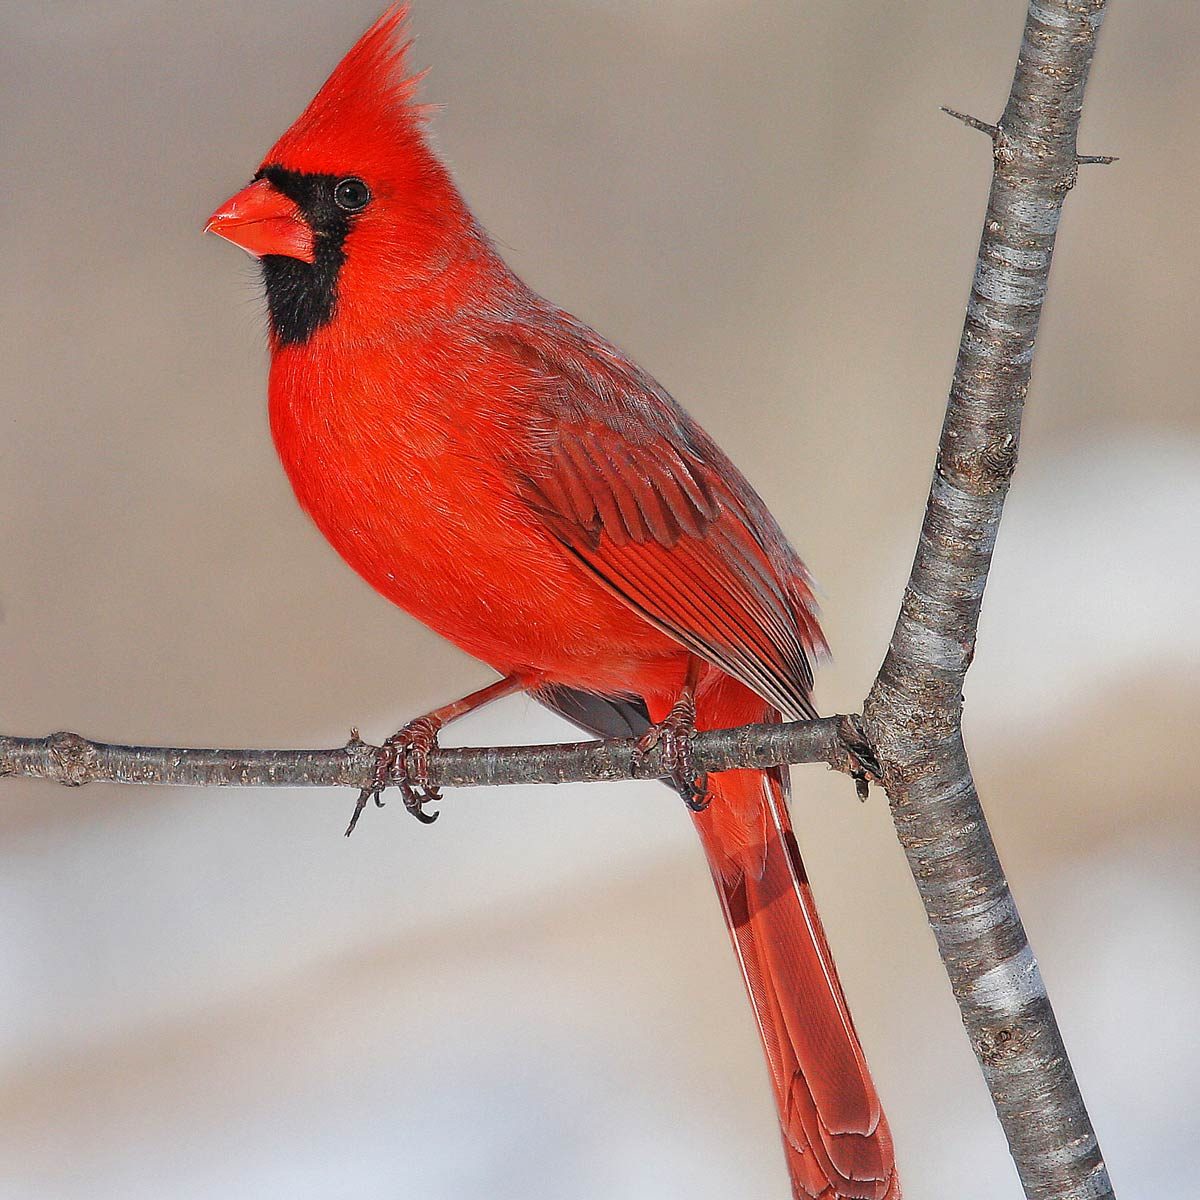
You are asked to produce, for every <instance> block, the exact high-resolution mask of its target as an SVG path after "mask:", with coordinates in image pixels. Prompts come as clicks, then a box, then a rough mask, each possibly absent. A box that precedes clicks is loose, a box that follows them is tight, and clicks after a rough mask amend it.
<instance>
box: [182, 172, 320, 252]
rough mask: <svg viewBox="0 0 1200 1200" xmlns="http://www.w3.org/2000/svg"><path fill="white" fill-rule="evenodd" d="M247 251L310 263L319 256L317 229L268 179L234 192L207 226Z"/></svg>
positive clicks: (205, 229) (212, 231)
mask: <svg viewBox="0 0 1200 1200" xmlns="http://www.w3.org/2000/svg"><path fill="white" fill-rule="evenodd" d="M204 232H205V233H215V234H217V235H218V236H219V237H223V238H224V239H225V240H226V241H228V242H232V243H233V244H234V245H235V246H241V248H242V249H243V250H245V251H246V253H247V254H252V255H253V256H254V257H255V258H262V257H263V255H265V254H281V255H284V256H285V257H287V258H298V259H300V260H301V261H302V262H306V263H310V262H312V261H313V260H314V259H315V258H316V252H315V249H314V242H313V231H312V228H311V227H310V226H309V224H308V222H307V221H305V219H304V217H303V216H302V215H301V213H300V209H299V208H298V207H297V206H296V204H295V203H294V202H293V201H291V200H289V199H288V198H287V197H286V196H285V195H284V194H283V193H282V192H281V191H279V189H278V188H276V187H274V186H273V185H272V184H271V183H269V182H268V181H267V180H265V179H259V180H258V181H257V182H255V183H252V184H250V185H249V187H244V188H243V189H242V190H241V191H240V192H238V194H237V195H236V196H231V197H230V198H229V199H228V200H226V201H225V203H224V204H222V205H221V207H220V208H218V209H217V211H216V212H215V213H213V215H212V216H211V217H209V218H208V223H207V224H206V225H205V226H204Z"/></svg>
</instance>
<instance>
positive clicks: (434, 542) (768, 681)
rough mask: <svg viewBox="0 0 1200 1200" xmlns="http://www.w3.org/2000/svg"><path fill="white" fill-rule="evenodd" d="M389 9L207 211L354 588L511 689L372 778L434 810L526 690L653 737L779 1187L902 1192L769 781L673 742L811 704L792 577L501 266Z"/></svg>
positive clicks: (656, 400)
mask: <svg viewBox="0 0 1200 1200" xmlns="http://www.w3.org/2000/svg"><path fill="white" fill-rule="evenodd" d="M406 15H407V10H406V8H405V7H403V6H399V7H393V8H391V9H389V10H388V11H387V12H386V13H385V14H384V15H383V16H382V17H381V18H380V20H379V21H378V22H376V24H375V25H374V26H372V28H371V29H370V30H368V31H367V33H366V34H365V35H364V36H363V37H362V38H361V39H360V40H359V42H358V43H357V44H356V45H355V46H354V48H353V49H352V50H351V51H350V52H349V53H348V54H347V55H346V57H345V58H344V59H343V60H342V62H341V63H340V64H339V65H338V66H337V68H336V69H335V70H334V72H333V74H332V75H331V76H330V77H329V79H328V81H327V82H326V83H325V85H324V86H323V87H322V88H321V90H320V92H319V93H318V94H317V96H316V98H315V99H314V100H313V101H312V103H311V104H310V105H309V107H308V108H307V109H306V110H305V112H304V114H303V115H302V116H301V117H300V119H299V120H298V121H297V122H296V123H295V124H294V125H293V126H292V127H291V129H289V130H288V131H287V133H285V134H284V135H283V137H282V138H281V139H280V140H279V141H278V142H277V143H276V145H275V146H274V147H273V148H272V149H271V151H270V152H269V153H268V154H267V156H266V158H265V159H264V160H263V163H262V165H261V166H260V167H259V169H258V172H257V173H256V174H255V176H254V180H253V182H251V183H250V184H249V185H248V186H247V187H246V188H244V189H243V190H242V191H240V192H238V193H237V195H235V196H234V197H232V198H231V199H230V200H229V201H227V202H226V203H225V204H223V205H222V206H221V207H220V208H219V209H217V211H216V212H215V213H213V215H212V217H211V218H210V219H209V222H208V225H207V228H208V229H209V230H211V231H212V232H214V233H218V234H220V235H221V236H222V237H224V238H227V239H228V240H229V241H231V242H233V243H235V244H236V245H239V246H241V247H242V248H244V249H245V250H248V251H249V252H250V253H251V254H253V255H255V256H256V257H258V258H260V259H261V260H262V271H263V276H264V279H265V285H266V294H267V301H268V309H269V316H270V346H271V372H270V388H269V393H270V416H271V431H272V434H273V437H274V440H275V445H276V447H277V449H278V451H279V456H280V458H281V459H282V461H283V465H284V468H285V470H286V471H287V474H288V478H289V479H290V480H291V483H292V486H293V487H294V489H295V492H296V496H297V498H298V499H299V501H300V503H301V505H302V506H303V507H304V509H305V510H306V511H307V512H308V513H309V514H310V516H311V517H312V519H313V520H314V521H315V522H316V523H317V525H318V526H319V527H320V529H321V531H322V532H323V533H324V534H325V536H326V537H327V538H328V539H329V541H330V542H331V543H332V544H333V546H334V547H335V548H336V550H337V551H338V552H339V553H340V554H341V555H342V557H343V558H344V559H345V560H346V561H347V562H348V563H349V564H350V565H351V566H352V567H353V568H354V569H355V570H356V571H357V572H358V573H359V574H360V575H362V576H363V578H364V579H366V580H367V582H368V583H370V584H371V586H372V587H374V588H376V589H377V590H378V591H380V592H382V593H383V595H385V596H387V597H388V599H390V600H392V601H394V602H395V603H396V604H398V605H399V606H400V607H401V608H404V609H406V610H407V611H408V612H410V613H412V614H413V615H415V616H416V617H418V618H419V619H420V620H422V621H424V622H425V623H426V624H427V625H429V626H431V627H432V628H433V629H435V630H437V631H438V632H439V633H440V634H442V635H443V636H444V637H447V638H449V639H450V640H451V641H452V642H454V643H455V644H456V645H458V646H461V647H462V648H463V649H464V650H466V651H467V652H468V653H470V654H473V655H475V656H476V657H477V658H480V659H482V660H483V661H484V662H485V663H488V664H489V665H491V666H492V667H494V668H495V669H496V670H497V671H498V672H499V673H500V674H501V676H503V678H502V679H501V681H500V682H498V683H495V684H493V685H492V686H490V687H487V688H484V689H483V690H482V691H480V692H477V693H475V694H474V695H473V696H470V697H467V698H466V699H465V700H463V701H459V702H458V703H457V704H452V705H447V706H446V707H445V708H443V709H439V710H438V711H437V712H435V713H431V714H429V716H427V717H424V718H421V719H420V720H418V721H415V722H413V723H412V724H411V725H409V726H407V727H406V728H405V729H404V730H402V731H401V732H400V733H399V734H398V735H396V737H395V738H393V739H390V741H389V753H388V754H387V755H384V756H382V757H381V765H380V774H379V780H378V782H379V785H380V787H382V786H384V785H385V784H386V783H388V782H394V781H396V780H397V779H398V780H399V782H401V783H402V785H403V790H404V791H405V795H406V801H407V802H408V803H409V806H410V808H411V809H412V810H413V811H414V812H415V813H416V814H417V815H420V816H422V817H423V818H424V819H426V820H429V819H431V817H430V816H429V815H428V814H426V813H425V812H424V809H423V803H424V802H426V801H427V800H428V799H429V798H430V796H431V794H432V793H431V792H430V789H429V788H428V781H427V779H425V778H424V776H423V770H424V766H423V764H424V756H425V755H426V754H427V753H428V751H429V749H430V748H431V747H432V745H433V744H434V741H435V739H436V736H437V731H438V729H440V728H441V726H442V725H444V724H445V723H446V722H447V721H448V720H451V719H453V718H454V717H456V716H459V715H461V714H462V713H464V712H467V711H470V710H471V709H473V708H476V707H478V706H479V705H480V704H482V703H486V702H487V701H488V700H491V699H495V698H497V697H499V696H501V695H505V694H508V693H510V692H514V691H518V690H526V691H529V692H531V693H532V694H533V695H534V696H536V697H537V698H538V699H539V700H540V701H542V702H543V703H545V704H547V705H548V706H550V707H551V708H553V709H555V710H557V711H559V712H561V713H563V714H564V715H566V716H568V717H569V718H570V719H572V720H573V721H575V722H576V723H577V724H580V725H583V726H585V727H587V728H589V729H591V730H593V731H594V732H597V733H600V734H609V735H612V734H618V733H619V734H624V735H626V736H628V735H630V734H635V735H638V736H640V737H641V738H642V739H643V745H649V744H650V743H652V742H654V741H655V740H659V739H664V740H665V744H664V747H663V749H664V757H665V758H666V760H667V762H668V763H669V765H670V768H671V771H672V781H673V782H674V784H675V786H676V787H677V788H678V790H679V791H680V792H681V794H682V795H683V797H684V799H685V800H686V801H687V802H688V804H689V807H690V808H691V809H692V810H693V815H692V819H693V821H694V822H695V826H696V829H697V831H698V832H699V834H700V840H701V842H702V844H703V846H704V851H705V854H706V855H707V857H708V863H709V867H710V869H711V871H712V876H713V879H714V880H715V882H716V885H717V890H718V892H719V894H720V897H721V904H722V907H723V909H724V913H725V919H726V921H727V922H728V925H729V931H730V935H731V937H732V940H733V944H734V949H735V951H736V952H737V956H738V959H739V961H740V964H741V968H742V972H743V974H744V976H745V980H746V987H747V989H748V991H749V994H750V999H751V1002H752V1004H753V1007H754V1014H755V1017H756V1018H757V1021H758V1026H759V1030H760V1032H761V1034H762V1042H763V1048H764V1050H765V1052H766V1058H767V1063H768V1066H769V1068H770V1075H771V1081H772V1084H773V1086H774V1090H775V1098H776V1101H777V1104H778V1110H779V1119H780V1124H781V1126H782V1131H783V1142H784V1148H785V1152H786V1156H787V1162H788V1167H789V1170H790V1172H791V1179H792V1189H793V1195H794V1196H795V1197H798V1198H799V1197H803V1198H808V1200H811V1198H814V1197H823V1198H828V1200H832V1198H834V1197H838V1198H843V1197H845V1198H849V1197H855V1198H857V1200H895V1198H896V1197H899V1195H900V1185H899V1182H898V1180H897V1177H896V1170H895V1163H894V1157H893V1152H892V1139H891V1135H890V1133H889V1131H888V1125H887V1121H886V1119H885V1118H884V1115H883V1112H882V1111H881V1108H880V1104H879V1097H878V1096H877V1094H876V1091H875V1087H874V1084H873V1083H872V1081H871V1077H870V1074H869V1072H868V1070H867V1064H866V1061H865V1059H864V1057H863V1052H862V1048H861V1046H860V1045H859V1041H858V1037H857V1035H856V1034H855V1031H854V1025H853V1023H852V1021H851V1018H850V1014H849V1011H848V1010H847V1007H846V1000H845V997H844V995H843V994H842V988H841V985H840V983H839V982H838V978H837V974H836V972H835V970H834V965H833V959H832V957H831V955H830V952H829V946H828V944H827V943H826V940H825V934H824V932H823V931H822V928H821V924H820V921H819V919H818V917H817V912H816V908H815V906H814V904H813V898H812V893H811V892H810V890H809V884H808V880H807V877H806V875H805V871H804V866H803V864H802V863H801V860H800V855H799V852H798V850H797V847H796V841H795V838H794V836H793V834H792V827H791V820H790V818H789V814H788V807H787V793H788V780H787V774H786V772H785V771H783V770H771V771H750V770H744V771H728V772H724V773H722V774H720V775H717V776H714V777H713V778H712V779H711V780H707V781H706V780H705V779H704V778H703V777H697V775H696V772H695V771H694V770H693V768H692V764H691V761H690V755H689V754H688V735H689V734H690V732H691V730H692V728H693V726H694V727H696V728H700V729H711V728H721V727H729V726H736V725H742V724H745V723H747V722H752V721H773V720H778V719H779V718H780V717H781V716H785V717H789V718H801V717H808V716H812V715H813V712H814V710H813V706H812V701H811V687H812V668H811V662H812V659H813V657H814V656H815V655H816V654H817V653H818V652H820V651H821V650H822V649H823V647H824V642H823V639H822V635H821V631H820V628H819V626H818V623H817V615H816V606H815V604H814V601H813V595H812V591H811V588H810V581H809V577H808V575H807V573H806V571H805V569H804V566H803V564H802V563H801V562H800V559H799V558H798V556H797V555H796V553H795V551H794V550H793V549H792V548H791V546H789V545H788V542H787V540H786V538H785V537H784V535H783V533H782V532H781V531H780V529H779V526H778V525H777V524H776V522H775V520H774V519H773V518H772V516H771V514H770V513H769V512H768V511H767V508H766V506H765V505H764V504H763V502H762V500H761V499H759V497H758V495H757V494H756V493H755V491H754V489H753V488H752V487H751V486H750V485H749V483H747V482H746V480H745V479H744V478H743V477H742V475H741V474H740V473H739V472H738V470H737V468H736V467H734V465H733V464H732V463H731V462H730V461H729V459H728V458H726V457H725V455H724V454H723V453H722V452H721V451H720V450H719V449H718V448H717V446H716V445H715V444H714V443H713V441H712V440H711V439H710V438H709V437H708V435H707V434H706V433H705V432H704V431H703V430H702V429H701V428H700V427H699V426H698V425H697V424H696V423H695V422H694V421H692V420H691V418H690V417H688V415H687V414H686V413H685V412H684V411H683V410H682V409H681V408H680V407H679V405H678V404H676V403H675V401H674V400H672V399H671V397H670V396H669V395H667V393H666V392H665V391H664V390H663V389H662V388H661V387H660V386H659V385H658V384H657V383H656V382H655V381H654V380H653V379H652V378H651V377H650V376H649V375H648V374H647V373H646V372H645V371H643V370H642V369H641V368H640V367H638V366H637V365H636V364H634V363H633V362H631V361H630V360H629V359H628V358H627V357H626V356H625V355H624V354H622V353H621V351H620V350H618V349H617V348H616V347H615V346H613V345H612V344H611V343H610V342H607V341H605V340H604V339H603V338H602V337H601V336H600V335H599V334H598V333H596V332H595V331H594V330H592V329H590V328H588V326H587V325H584V324H583V323H582V322H581V321H578V320H576V318H574V317H572V316H570V315H569V314H568V313H565V312H563V311H562V310H561V309H559V308H556V307H554V305H552V304H550V303H548V302H547V301H546V300H544V299H542V298H541V297H540V296H538V295H535V294H534V293H533V292H532V291H531V290H530V289H529V288H528V287H526V285H525V284H524V283H522V282H521V280H519V279H518V278H517V277H516V276H515V275H514V274H513V273H512V272H511V271H510V270H509V268H508V267H507V266H506V265H505V263H504V262H503V261H502V259H501V258H500V256H499V254H498V253H497V252H496V248H495V246H494V245H493V244H492V242H491V240H490V239H489V237H488V235H487V234H486V233H485V232H484V230H483V229H482V228H481V227H480V226H479V224H478V223H477V222H476V220H475V219H474V217H473V216H472V215H471V212H470V211H469V209H468V208H467V205H466V203H465V202H464V200H463V198H462V196H461V195H460V194H459V193H458V191H457V189H456V188H455V186H454V183H453V182H452V180H451V178H450V176H449V174H448V173H447V170H446V168H445V167H444V166H443V165H442V163H441V162H440V161H439V160H438V158H437V157H436V156H435V154H434V153H433V151H432V150H431V149H430V147H429V145H428V143H427V141H426V139H425V136H424V133H423V125H424V119H425V114H424V111H423V109H422V108H421V106H419V105H418V104H417V103H416V102H415V100H414V89H415V80H413V79H410V78H408V77H407V76H406V74H405V70H404V58H405V52H406V50H407V43H404V42H403V40H402V33H401V28H402V24H403V22H404V20H405V17H406ZM365 798H366V797H365V796H364V797H363V798H360V806H359V807H360V809H361V805H362V802H363V800H365ZM375 798H376V800H378V792H376V793H375ZM356 816H357V812H356Z"/></svg>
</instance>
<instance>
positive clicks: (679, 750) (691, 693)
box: [637, 655, 709, 812]
mask: <svg viewBox="0 0 1200 1200" xmlns="http://www.w3.org/2000/svg"><path fill="white" fill-rule="evenodd" d="M703 666H704V663H703V660H702V659H699V658H697V657H696V656H695V655H691V656H689V658H688V669H687V675H686V676H685V677H684V681H683V687H682V689H681V690H680V692H679V698H678V699H677V700H676V701H675V703H674V704H673V705H671V711H670V712H668V713H667V715H666V716H665V717H664V718H663V720H661V721H660V722H659V723H658V724H657V725H651V726H650V728H649V729H648V730H647V731H646V732H645V733H644V734H642V736H641V737H640V738H638V743H637V748H638V752H639V753H641V754H645V753H646V752H647V751H648V750H653V749H654V747H655V746H657V745H659V744H660V743H661V745H662V761H663V766H664V767H665V768H666V770H667V776H668V778H669V779H670V781H671V783H672V784H673V785H674V787H675V790H676V791H678V792H679V794H680V795H681V796H682V797H683V802H684V803H685V804H686V805H687V806H688V808H690V809H691V810H692V812H703V811H704V810H705V809H706V808H707V807H708V800H709V796H708V772H707V771H698V770H697V769H696V764H695V761H694V759H693V757H692V735H693V734H694V733H695V732H696V685H697V683H699V681H700V671H701V669H702V668H703Z"/></svg>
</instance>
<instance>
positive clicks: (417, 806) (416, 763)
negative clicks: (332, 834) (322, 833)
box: [346, 717, 442, 837]
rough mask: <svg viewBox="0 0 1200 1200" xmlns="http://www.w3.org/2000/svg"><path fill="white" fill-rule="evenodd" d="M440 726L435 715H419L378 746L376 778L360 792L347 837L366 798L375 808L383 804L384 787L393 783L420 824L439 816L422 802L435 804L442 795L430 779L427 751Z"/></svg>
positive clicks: (432, 746)
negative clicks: (428, 809)
mask: <svg viewBox="0 0 1200 1200" xmlns="http://www.w3.org/2000/svg"><path fill="white" fill-rule="evenodd" d="M441 727H442V723H441V722H440V721H438V720H437V719H436V718H433V717H418V718H417V719H416V720H415V721H410V722H409V723H408V724H407V725H405V727H404V728H403V729H401V730H399V731H398V732H397V733H394V734H393V735H392V736H391V737H390V738H388V739H387V741H386V742H384V743H383V745H382V746H380V748H379V753H378V754H377V755H376V758H375V779H374V781H373V783H372V786H371V787H367V788H363V789H362V791H360V792H359V794H358V801H357V803H356V804H355V806H354V813H353V815H352V816H351V817H350V824H349V825H347V826H346V837H349V836H350V835H351V834H352V833H353V832H354V827H355V826H356V825H357V824H358V818H359V817H360V816H362V811H363V809H364V808H366V806H367V801H368V800H371V799H373V800H374V801H375V806H376V807H377V808H383V806H384V801H383V792H384V789H385V788H387V787H389V786H391V785H392V784H395V785H396V786H397V787H398V788H399V789H400V795H401V796H402V797H403V799H404V807H405V808H406V809H407V810H408V811H409V812H410V813H412V815H413V816H414V817H416V818H417V820H418V821H420V822H421V824H422V825H432V824H433V823H434V821H436V820H437V819H438V814H437V813H427V812H426V811H425V805H426V804H436V803H438V802H439V801H440V800H441V798H442V793H441V792H440V791H438V789H437V788H435V787H432V786H431V785H430V783H429V752H430V750H432V749H434V748H435V747H436V746H437V735H438V730H439V729H441Z"/></svg>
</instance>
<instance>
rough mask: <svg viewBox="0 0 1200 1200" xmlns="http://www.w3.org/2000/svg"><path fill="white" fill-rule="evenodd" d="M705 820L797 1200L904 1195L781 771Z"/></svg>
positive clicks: (746, 779)
mask: <svg viewBox="0 0 1200 1200" xmlns="http://www.w3.org/2000/svg"><path fill="white" fill-rule="evenodd" d="M710 786H711V790H712V802H711V804H710V806H709V808H708V809H707V810H706V811H705V812H704V813H700V814H698V815H697V816H696V826H697V828H698V830H699V832H700V838H701V841H702V842H703V843H704V848H705V852H706V854H707V856H708V861H709V867H710V869H711V870H712V875H713V879H714V881H715V883H716V885H717V890H718V892H719V893H720V896H721V902H722V906H723V908H724V912H725V918H726V921H727V923H728V925H729V931H730V936H731V938H732V940H733V944H734V949H735V950H736V951H737V955H738V958H739V960H740V962H741V965H742V974H743V975H744V977H745V981H746V988H747V990H748V992H749V994H750V1001H751V1004H752V1005H753V1008H754V1014H755V1017H756V1019H757V1021H758V1027H759V1031H760V1033H761V1035H762V1042H763V1049H764V1051H765V1053H766V1058H767V1064H768V1066H769V1068H770V1073H771V1081H772V1084H773V1087H774V1091H775V1099H776V1103H777V1106H778V1110H779V1120H780V1126H781V1131H782V1133H783V1141H784V1149H785V1153H786V1155H787V1160H788V1167H789V1170H790V1171H791V1176H792V1190H793V1194H794V1196H795V1197H796V1200H899V1196H900V1184H899V1180H898V1179H897V1177H896V1168H895V1158H894V1155H893V1151H892V1138H891V1133H890V1131H889V1129H888V1125H887V1119H886V1118H885V1117H884V1115H883V1111H882V1109H881V1107H880V1104H879V1097H878V1094H877V1093H876V1091H875V1085H874V1083H873V1082H872V1081H871V1075H870V1072H869V1070H868V1069H867V1063H866V1059H865V1058H864V1056H863V1051H862V1047H861V1045H860V1044H859V1041H858V1035H857V1033H856V1032H855V1030H854V1024H853V1021H852V1020H851V1018H850V1013H849V1010H848V1009H847V1007H846V999H845V996H844V994H843V993H842V987H841V984H840V983H839V981H838V977H837V972H836V970H835V968H834V964H833V958H832V956H831V954H830V952H829V945H828V943H827V942H826V940H825V933H824V930H823V929H822V928H821V923H820V919H819V918H818V916H817V910H816V906H815V904H814V903H813V897H812V892H811V890H810V889H809V885H808V879H807V876H806V875H805V872H804V864H803V863H802V861H801V859H800V853H799V850H798V848H797V846H796V840H795V837H794V835H793V833H792V828H791V821H790V818H789V816H788V811H787V780H786V775H785V774H784V773H783V772H780V771H728V772H724V773H722V774H720V775H716V776H713V778H712V779H711V781H710Z"/></svg>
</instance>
